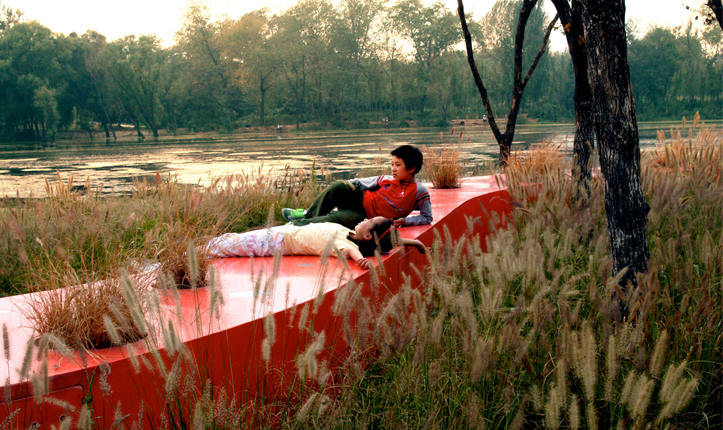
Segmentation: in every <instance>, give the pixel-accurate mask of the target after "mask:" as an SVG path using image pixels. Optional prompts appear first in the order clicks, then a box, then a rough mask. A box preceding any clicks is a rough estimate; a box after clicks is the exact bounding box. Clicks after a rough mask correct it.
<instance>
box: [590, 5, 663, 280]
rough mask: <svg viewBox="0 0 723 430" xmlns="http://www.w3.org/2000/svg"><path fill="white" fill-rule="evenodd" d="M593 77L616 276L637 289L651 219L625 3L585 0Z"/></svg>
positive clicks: (645, 261)
mask: <svg viewBox="0 0 723 430" xmlns="http://www.w3.org/2000/svg"><path fill="white" fill-rule="evenodd" d="M581 3H582V6H583V10H582V19H583V26H584V29H585V40H586V43H587V45H588V46H589V47H590V48H591V49H588V50H587V56H588V65H589V67H588V76H589V79H590V86H591V88H592V94H593V115H594V118H595V132H596V134H597V137H598V146H599V152H600V167H601V170H602V174H603V176H604V178H605V211H606V212H607V220H608V237H609V240H610V256H611V259H612V272H613V275H615V274H617V273H619V272H620V271H621V270H623V269H625V268H627V269H628V271H627V273H626V274H625V275H624V276H623V277H622V280H621V283H620V285H621V286H622V287H623V291H624V289H625V286H626V285H627V284H628V282H630V283H631V284H632V285H633V286H636V285H637V280H636V275H637V274H638V273H644V272H647V269H648V255H649V251H648V234H647V219H646V218H647V215H648V212H649V211H650V206H649V205H648V202H647V201H646V200H645V196H644V195H643V189H642V184H641V179H640V147H639V139H638V126H637V119H636V114H635V103H634V99H633V90H632V84H631V81H630V71H629V68H628V56H627V44H626V36H625V3H624V0H582V2H581Z"/></svg>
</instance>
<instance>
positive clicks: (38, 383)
mask: <svg viewBox="0 0 723 430" xmlns="http://www.w3.org/2000/svg"><path fill="white" fill-rule="evenodd" d="M30 382H31V383H32V385H33V398H34V399H35V404H36V405H39V404H40V403H41V402H42V401H43V398H44V397H45V396H47V395H48V393H49V392H50V378H49V377H48V360H47V358H44V359H43V360H42V361H41V362H40V369H38V372H36V373H34V374H33V375H32V376H31V378H30Z"/></svg>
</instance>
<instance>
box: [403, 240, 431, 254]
mask: <svg viewBox="0 0 723 430" xmlns="http://www.w3.org/2000/svg"><path fill="white" fill-rule="evenodd" d="M401 244H402V245H404V246H414V247H416V248H417V250H419V252H421V253H422V254H426V253H427V247H426V246H424V244H423V243H422V242H420V241H418V240H417V239H404V238H402V239H401Z"/></svg>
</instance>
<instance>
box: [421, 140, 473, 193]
mask: <svg viewBox="0 0 723 430" xmlns="http://www.w3.org/2000/svg"><path fill="white" fill-rule="evenodd" d="M463 133H464V132H462V131H460V132H459V141H458V142H457V145H456V146H455V145H452V144H451V143H450V144H447V143H444V135H443V134H442V133H440V140H441V141H442V142H443V143H442V146H441V147H440V148H439V152H437V151H436V150H435V149H434V148H428V147H427V146H426V145H424V174H425V176H426V177H427V178H429V181H430V182H432V185H434V188H437V189H444V188H459V187H460V186H461V185H462V175H463V173H464V165H463V162H462V160H460V159H459V154H460V150H461V148H462V135H463ZM454 134H455V132H454V129H452V131H451V135H454ZM467 143H469V138H468V139H467Z"/></svg>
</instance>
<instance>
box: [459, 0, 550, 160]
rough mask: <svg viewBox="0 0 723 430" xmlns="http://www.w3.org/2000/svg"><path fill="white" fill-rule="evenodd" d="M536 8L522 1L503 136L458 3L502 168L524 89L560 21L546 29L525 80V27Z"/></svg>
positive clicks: (527, 0) (533, 2)
mask: <svg viewBox="0 0 723 430" xmlns="http://www.w3.org/2000/svg"><path fill="white" fill-rule="evenodd" d="M536 4H537V0H523V1H522V4H521V7H520V12H519V16H518V19H517V29H516V32H515V39H514V57H513V58H514V72H513V80H512V100H511V101H510V110H509V114H508V115H507V124H506V129H505V133H504V134H502V133H501V132H500V130H499V127H498V126H497V121H496V119H495V116H494V112H493V109H492V105H491V103H490V100H489V97H488V94H487V89H486V88H485V85H484V83H483V82H482V77H481V76H480V73H479V71H478V70H477V65H476V63H475V60H474V51H473V48H472V36H471V34H470V31H469V27H468V25H467V20H466V18H465V14H464V4H463V2H462V0H457V5H458V9H457V12H458V14H459V19H460V22H461V24H462V33H463V35H464V39H465V45H466V48H467V59H468V62H469V65H470V68H471V69H472V75H473V76H474V80H475V83H476V84H477V88H478V90H479V93H480V95H481V96H482V100H483V101H484V106H485V111H486V112H487V121H488V122H489V125H490V128H491V129H492V133H493V134H494V136H495V140H497V143H498V144H499V146H500V156H499V157H500V158H499V160H500V165H503V166H504V165H506V164H507V158H508V157H509V155H510V151H511V148H512V139H513V137H514V134H515V126H516V124H517V115H518V113H519V110H520V104H521V102H522V94H523V93H524V91H525V87H526V86H527V83H528V82H529V80H530V77H531V76H532V73H533V72H534V71H535V67H537V64H538V62H539V61H540V58H541V57H542V55H543V54H544V53H545V51H546V49H547V44H548V41H549V39H550V33H551V32H552V29H553V27H554V24H555V22H556V21H557V16H555V18H554V19H553V20H552V21H551V22H550V24H549V25H548V27H547V31H546V32H545V35H544V37H543V42H542V46H541V47H540V49H539V51H538V52H537V55H536V56H535V58H534V60H532V64H531V65H530V67H529V69H528V70H527V73H526V74H525V77H524V78H522V61H523V48H524V43H525V27H526V25H527V20H528V19H529V17H530V14H531V13H532V11H533V10H534V8H535V6H536Z"/></svg>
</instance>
